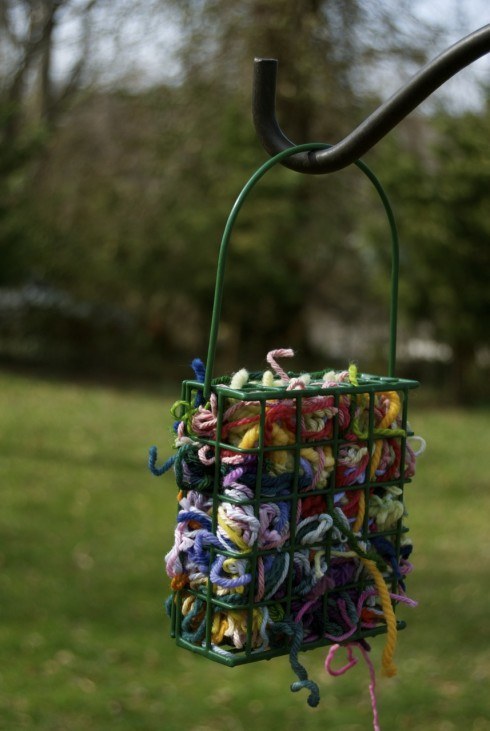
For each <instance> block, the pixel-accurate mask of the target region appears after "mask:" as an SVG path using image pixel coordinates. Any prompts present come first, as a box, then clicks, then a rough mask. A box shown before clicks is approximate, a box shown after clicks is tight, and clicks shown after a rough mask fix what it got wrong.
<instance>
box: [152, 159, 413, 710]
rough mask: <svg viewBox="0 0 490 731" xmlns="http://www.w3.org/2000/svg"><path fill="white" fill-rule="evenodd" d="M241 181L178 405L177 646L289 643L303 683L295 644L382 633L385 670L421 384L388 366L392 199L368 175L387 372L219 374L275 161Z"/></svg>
mask: <svg viewBox="0 0 490 731" xmlns="http://www.w3.org/2000/svg"><path fill="white" fill-rule="evenodd" d="M325 147H326V145H323V144H307V145H298V146H295V147H292V148H290V149H288V150H286V151H284V152H281V153H280V154H278V155H276V156H275V157H273V158H271V159H270V160H268V161H267V162H266V163H265V164H264V165H262V167H260V168H259V169H258V170H257V171H256V172H255V174H254V175H253V176H252V177H251V178H250V180H249V181H248V183H247V184H246V185H245V187H244V188H243V190H242V192H241V193H240V195H239V196H238V198H237V200H236V203H235V205H234V207H233V209H232V211H231V213H230V216H229V218H228V221H227V224H226V227H225V230H224V234H223V238H222V242H221V249H220V253H219V261H218V270H217V280H216V290H215V300H214V308H213V316H212V323H211V330H210V338H209V350H208V356H207V363H206V368H205V370H204V367H203V365H202V364H200V363H199V364H198V365H197V366H196V368H195V370H196V378H195V379H194V380H186V381H184V383H183V385H182V393H181V398H180V401H179V402H177V404H176V405H175V406H174V409H173V414H174V417H175V418H176V420H177V421H176V424H175V431H176V443H175V446H176V449H177V451H176V453H175V455H174V456H173V457H172V458H171V460H169V461H168V462H167V464H166V465H165V466H164V467H162V468H158V467H156V459H157V453H156V449H155V448H152V451H151V456H150V468H151V469H152V471H153V472H154V473H155V474H161V473H162V472H163V471H164V470H165V469H167V468H168V467H169V466H170V465H171V464H172V465H173V468H174V471H175V476H176V482H177V485H178V488H179V494H178V513H177V523H176V528H175V542H174V546H173V547H172V549H171V550H170V552H169V553H168V555H167V559H166V561H167V572H168V574H169V576H170V577H171V580H172V581H171V584H172V595H171V597H170V598H169V600H168V603H167V610H168V612H169V614H170V616H171V627H172V635H173V636H174V637H175V638H176V641H177V643H178V644H179V645H181V646H182V647H185V648H187V649H189V650H191V651H193V652H195V653H199V654H201V655H203V656H205V657H206V658H208V659H211V660H215V661H217V662H219V663H224V664H226V665H229V666H234V665H239V664H243V663H250V662H254V661H258V660H262V659H270V658H272V657H275V656H278V655H284V654H289V655H290V659H291V664H292V666H293V669H294V670H295V672H296V673H297V675H298V678H299V680H298V682H297V683H296V684H294V685H293V689H294V690H297V689H299V688H300V687H308V688H310V691H311V695H310V703H311V705H315V704H316V702H317V692H316V689H315V688H316V686H315V684H313V683H312V682H311V681H309V680H308V677H307V674H306V671H305V670H304V668H303V666H302V665H301V664H300V663H299V661H298V652H299V651H304V650H308V649H311V648H315V647H319V646H324V645H333V644H348V643H358V644H361V646H362V647H363V648H365V649H369V648H368V645H367V638H369V637H372V636H375V635H378V634H380V633H386V640H385V648H384V652H383V659H382V662H383V667H384V670H385V671H386V673H387V674H388V675H391V674H393V673H394V672H395V668H394V664H393V652H394V647H395V643H396V635H397V630H398V629H400V628H402V627H403V626H404V623H403V622H401V621H397V620H396V619H395V614H394V612H395V608H396V607H397V605H398V604H399V603H400V602H404V601H409V600H407V598H406V595H405V575H406V574H407V573H408V572H409V570H410V563H409V555H410V551H411V544H410V541H409V539H408V536H407V527H406V526H405V524H404V515H405V508H404V488H405V485H406V484H407V483H408V482H409V481H410V480H411V478H412V476H413V474H414V465H415V453H414V449H413V445H412V444H411V442H410V437H411V433H410V431H409V426H408V415H407V409H408V394H409V391H410V390H411V389H413V388H415V387H416V386H417V385H418V384H417V382H416V381H413V380H406V379H400V378H396V377H395V375H394V371H395V354H396V323H397V296H398V293H397V290H398V238H397V231H396V225H395V221H394V217H393V213H392V210H391V207H390V204H389V201H388V199H387V197H386V195H385V193H384V191H383V189H382V187H381V185H380V183H379V181H378V180H377V178H376V177H375V176H374V174H373V173H372V172H371V170H370V169H369V168H368V167H367V166H366V165H365V164H364V163H362V162H360V161H358V162H357V163H355V164H356V165H357V167H358V168H359V169H360V170H361V171H362V173H364V175H366V176H367V177H368V179H369V180H370V181H371V183H372V184H373V185H374V188H375V190H376V191H377V193H378V195H379V198H380V200H381V202H382V205H383V208H384V211H385V213H386V216H387V218H388V222H389V226H390V232H391V245H392V277H391V305H390V334H389V362H388V371H387V374H386V375H383V376H374V375H367V374H361V373H358V372H357V369H356V368H355V367H354V366H351V367H349V368H347V369H346V370H345V371H332V370H329V369H327V370H325V371H321V372H316V373H308V374H301V373H292V372H285V371H284V370H282V368H281V366H280V365H279V364H278V363H277V359H279V358H281V357H284V356H290V355H292V352H291V351H288V350H285V351H284V350H282V351H281V350H278V351H273V352H272V353H270V354H269V356H268V361H269V365H270V368H268V369H266V370H264V371H260V372H253V373H248V372H246V371H245V370H241V371H238V372H237V373H236V374H234V375H228V376H224V377H220V378H215V377H213V369H214V362H215V353H216V345H217V337H218V328H219V321H220V314H221V303H222V296H223V286H224V273H225V263H226V257H227V252H228V245H229V242H230V238H231V234H232V230H233V227H234V224H235V221H236V219H237V216H238V213H239V211H240V209H241V207H242V205H243V203H244V202H245V200H246V198H247V196H248V194H249V193H250V191H251V190H252V189H253V188H254V186H255V185H256V184H257V183H258V182H259V181H260V179H261V178H262V177H263V176H264V175H265V174H266V173H267V171H269V170H270V169H271V168H272V167H273V166H275V165H277V164H278V163H280V162H281V161H282V160H284V159H285V158H286V157H288V156H290V155H293V154H295V153H297V152H303V151H310V150H319V149H324V148H325Z"/></svg>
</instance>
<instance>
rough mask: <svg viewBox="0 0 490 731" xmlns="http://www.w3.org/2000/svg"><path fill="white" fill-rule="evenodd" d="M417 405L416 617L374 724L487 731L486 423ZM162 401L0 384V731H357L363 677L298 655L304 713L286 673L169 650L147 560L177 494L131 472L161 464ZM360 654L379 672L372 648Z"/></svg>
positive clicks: (161, 579)
mask: <svg viewBox="0 0 490 731" xmlns="http://www.w3.org/2000/svg"><path fill="white" fill-rule="evenodd" d="M177 396H178V389H177V388H176V390H175V398H177ZM414 402H415V405H414V406H413V408H412V410H411V422H412V426H413V427H414V429H415V431H416V432H417V433H420V434H422V435H423V436H424V437H425V438H426V439H427V442H428V448H427V452H426V454H425V455H424V456H423V457H422V458H420V461H419V466H418V473H417V475H416V478H415V479H414V481H413V483H412V484H411V485H409V486H408V488H407V491H408V492H407V504H408V508H409V513H410V516H409V526H410V528H411V536H412V538H413V540H414V543H415V553H414V563H415V572H414V574H413V575H412V577H411V578H410V581H409V594H410V595H411V596H413V597H414V598H416V599H418V600H419V601H420V606H419V608H418V609H417V610H415V611H414V610H409V609H402V610H401V612H400V616H401V617H403V618H404V619H406V620H407V621H408V628H407V629H406V630H405V631H404V632H403V633H401V634H400V637H399V647H398V650H397V657H396V659H397V662H398V667H399V674H398V677H396V678H395V679H392V680H385V679H382V678H381V677H378V703H379V708H380V720H381V726H382V728H383V729H384V730H385V731H388V730H392V729H396V730H397V731H403V730H404V729H421V730H423V731H425V730H429V731H432V730H434V731H451V730H452V729H455V730H456V729H458V731H459V730H462V731H484V730H485V729H490V720H489V719H490V700H489V693H488V687H489V675H490V642H489V636H488V635H489V627H490V623H489V620H488V617H489V609H490V607H489V598H488V576H489V563H490V560H489V553H488V537H487V536H488V516H489V515H490V490H489V484H488V473H489V467H490V460H489V452H490V450H489V447H488V442H489V437H490V428H489V423H488V416H489V414H488V412H485V411H484V410H480V411H472V412H463V411H456V410H440V411H436V410H425V409H424V410H422V409H417V396H416V395H415V397H414ZM169 404H170V400H169V399H164V398H163V397H162V396H160V395H157V394H155V395H150V394H144V393H137V392H134V391H118V390H116V389H113V390H111V389H108V388H97V387H93V386H90V387H81V386H77V385H70V384H66V383H54V382H45V381H42V380H28V379H26V378H23V377H15V376H12V375H5V374H4V375H2V374H0V443H1V448H0V479H1V483H0V484H1V509H0V566H1V573H0V610H1V625H0V657H1V665H0V728H2V729H7V730H8V731H11V730H14V729H36V730H39V731H62V730H63V731H65V730H68V731H82V730H83V731H92V730H95V729H97V730H99V729H100V730H101V731H102V730H104V731H105V729H121V730H123V729H127V730H129V729H135V730H136V729H138V730H140V729H141V730H143V731H153V730H157V729H158V730H159V731H177V729H183V728H185V729H186V731H211V730H212V731H245V729H247V730H248V729H250V728H254V729H256V731H262V729H267V730H268V731H275V730H276V729H277V730H279V729H281V731H293V730H296V729H297V728H298V727H301V728H303V729H305V731H310V730H311V731H320V729H321V730H322V731H324V729H327V728H328V729H343V730H344V731H361V730H362V729H370V728H372V722H371V712H370V705H369V695H368V690H367V683H368V676H367V670H366V669H365V668H364V667H361V665H359V666H358V667H356V668H355V669H354V670H352V671H351V673H350V674H348V675H346V676H344V677H342V678H337V679H332V678H330V677H327V676H326V674H325V672H324V670H323V661H324V656H325V651H321V650H315V651H313V652H310V653H307V654H305V655H303V656H302V659H303V661H304V663H305V665H306V666H307V668H308V670H309V673H310V676H311V677H312V678H313V679H315V680H316V681H317V682H318V683H319V685H320V690H321V694H322V701H321V702H320V706H319V707H318V708H316V709H314V710H312V709H310V708H309V707H308V706H307V705H306V694H302V693H300V694H292V693H290V691H289V684H290V682H291V681H292V680H294V677H293V675H292V673H291V670H290V668H289V665H288V661H287V658H280V659H277V660H273V661H271V662H268V663H265V662H260V663H254V664H252V665H249V666H245V667H240V668H235V669H228V668H226V667H222V666H220V665H217V664H214V663H211V662H209V661H207V660H205V659H203V658H200V657H197V656H194V655H192V654H191V653H189V652H187V651H185V650H181V649H179V648H177V647H176V646H175V644H174V643H173V641H172V640H171V639H170V638H169V636H168V630H169V623H168V620H167V618H166V617H165V615H164V611H163V601H164V599H165V597H166V595H167V592H168V581H167V579H166V577H165V573H164V568H163V560H162V559H163V554H164V553H165V552H166V551H167V550H168V549H169V548H170V546H171V543H172V529H173V523H174V520H175V488H174V485H173V483H172V477H171V476H166V477H164V478H160V479H156V478H154V477H152V476H151V475H150V474H149V473H148V472H147V471H146V467H145V463H146V454H147V448H148V446H150V445H151V444H153V443H157V444H158V445H159V446H160V447H161V453H162V456H163V455H164V454H165V452H166V451H168V453H170V434H169V425H170V421H171V419H170V416H169V415H168V407H169ZM167 444H168V445H169V446H168V450H166V445H167ZM373 645H374V647H373V660H374V662H375V665H376V667H377V668H379V667H380V653H381V649H382V645H383V638H382V637H380V638H378V639H377V640H375V641H374V642H373ZM339 661H340V658H339ZM378 676H379V674H378Z"/></svg>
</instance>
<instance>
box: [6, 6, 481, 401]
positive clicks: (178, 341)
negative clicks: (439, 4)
mask: <svg viewBox="0 0 490 731" xmlns="http://www.w3.org/2000/svg"><path fill="white" fill-rule="evenodd" d="M413 8H414V4H413V3H409V2H401V3H397V7H396V12H394V9H393V7H392V5H391V4H390V3H387V2H386V3H385V2H382V3H377V4H376V5H374V4H372V3H366V2H362V0H349V1H348V2H343V3H337V2H333V0H308V1H306V0H304V2H301V3H297V2H291V0H275V1H274V2H263V0H253V2H244V1H243V0H227V1H226V2H224V0H206V1H205V2H194V1H192V0H186V1H185V2H180V1H179V2H173V1H172V0H167V2H163V0H162V1H161V2H158V1H157V0H151V2H149V3H138V2H136V3H128V2H127V1H126V0H118V2H116V3H113V4H111V9H110V10H109V9H107V8H104V4H103V3H99V2H98V1H97V0H87V1H86V2H85V3H84V2H82V1H81V0H57V2H52V1H51V0H22V1H19V0H18V1H14V0H9V1H6V2H4V3H3V4H2V13H1V14H0V35H1V37H2V41H3V45H2V49H3V50H2V60H3V61H4V64H3V65H2V68H3V69H4V71H3V72H2V76H1V78H0V82H1V85H0V103H1V114H0V173H1V179H0V257H1V260H0V263H1V266H0V358H2V360H3V362H14V363H18V362H26V361H27V362H29V363H34V364H40V363H41V364H42V363H44V364H47V365H49V366H50V367H51V368H52V367H57V368H60V367H61V368H65V369H66V368H70V369H72V370H73V369H74V368H78V369H79V370H80V369H81V370H83V371H84V372H87V370H90V369H94V368H96V369H99V370H108V369H109V370H114V369H115V368H116V367H117V368H118V369H119V370H122V371H125V372H129V373H132V374H136V373H141V374H146V375H149V374H155V373H161V372H162V370H164V369H168V368H171V367H172V364H174V363H176V362H178V363H181V362H183V361H187V360H188V359H189V358H190V357H192V356H194V355H196V354H199V355H203V354H204V352H205V347H206V342H207V329H208V324H209V313H210V310H211V302H212V295H213V281H214V272H215V265H216V256H217V249H218V244H219V240H220V237H221V232H222V229H223V226H224V222H225V220H226V216H227V214H228V212H229V210H230V207H231V205H232V203H233V201H234V198H235V197H236V195H237V194H238V192H239V190H240V188H241V187H242V185H243V184H244V182H245V181H246V179H247V178H248V177H249V175H250V174H251V173H252V171H253V170H254V169H255V168H256V167H257V166H258V165H259V164H260V163H261V162H262V161H263V160H264V159H265V153H264V152H263V151H262V150H261V149H260V146H259V144H258V142H257V140H256V137H255V133H254V130H253V128H252V125H251V120H250V114H249V111H248V110H249V105H250V93H251V72H252V63H251V60H252V58H253V57H254V56H265V57H267V56H270V57H276V58H278V59H279V62H280V74H279V88H278V117H279V119H280V120H281V121H282V123H283V125H284V128H285V131H286V133H287V134H288V135H289V136H290V137H291V138H292V139H293V140H295V141H297V142H300V141H306V140H326V141H330V142H334V141H336V140H338V139H341V138H342V137H343V136H344V135H345V134H347V133H348V132H350V131H351V129H352V128H353V127H354V126H355V124H356V123H357V122H359V121H361V120H362V119H363V117H364V116H366V114H367V113H368V112H370V111H372V109H374V108H375V106H376V105H377V104H378V103H379V101H380V99H381V98H382V96H383V87H384V86H387V85H388V82H390V83H391V86H392V87H396V85H397V82H399V83H401V80H402V76H403V73H402V72H401V71H400V69H401V68H402V69H404V70H405V73H406V72H407V71H410V70H411V69H413V68H416V67H418V66H419V65H420V64H421V63H422V62H423V60H424V59H425V58H426V57H427V56H431V55H433V53H432V52H433V48H434V45H435V44H437V43H439V44H442V47H444V45H447V38H448V26H447V24H446V26H444V25H443V24H442V23H441V24H439V26H437V25H436V23H435V22H432V23H427V24H426V25H421V23H420V22H418V21H417V16H416V14H415V12H414V9H413ZM458 18H459V26H458V34H459V35H461V34H462V30H463V27H464V24H463V21H462V19H463V18H464V14H461V13H460V15H459V16H458ZM109 24H110V31H109V30H108V25H109ZM158 24H160V25H161V27H162V28H164V27H165V25H168V26H169V27H171V28H172V29H173V33H174V36H175V39H176V40H175V39H174V43H173V46H172V49H173V50H172V53H170V52H169V54H168V58H166V60H167V61H168V59H170V61H169V63H168V65H169V71H168V73H167V75H165V73H163V74H160V76H159V77H156V76H155V67H156V66H158V64H157V63H155V61H153V62H150V61H149V60H147V63H146V65H147V67H148V68H147V75H146V76H144V74H143V73H141V74H140V76H138V75H137V74H136V71H135V69H136V61H135V62H134V69H133V72H134V73H133V74H131V73H129V72H128V68H127V61H126V60H125V59H126V56H127V55H128V54H129V53H130V52H131V45H129V42H128V41H126V40H124V41H123V40H120V41H119V45H118V42H117V39H118V37H120V38H121V39H127V38H129V36H130V35H131V34H132V36H133V37H134V36H137V35H138V33H140V36H141V37H144V33H146V34H147V37H148V38H151V27H152V26H157V25H158ZM128 28H129V29H130V31H131V33H129V32H128ZM70 29H71V30H70ZM74 29H75V30H74ZM162 32H163V31H162ZM70 33H71V35H70ZM124 33H126V35H124ZM169 37H170V36H169ZM63 39H64V40H63ZM67 39H68V40H67ZM109 40H110V41H111V42H112V46H111V48H112V47H114V48H115V49H116V50H114V51H110V50H108V49H109ZM124 43H126V46H125V45H124ZM167 45H168V46H169V48H170V45H171V44H170V41H168V44H167ZM110 53H113V58H112V64H111V65H110V64H109V60H110ZM104 54H105V55H104ZM97 59H98V65H97ZM104 60H105V63H104ZM170 62H171V63H170ZM125 64H126V65H125ZM109 65H110V66H111V68H110V69H109ZM160 65H161V64H160ZM118 69H119V74H118ZM171 69H174V70H173V71H171ZM111 73H112V76H111ZM152 74H153V75H152ZM394 79H395V81H393V80H394ZM485 98H486V97H485V92H484V91H483V92H482V93H481V94H480V96H479V98H478V101H477V102H476V103H474V105H473V107H472V108H470V109H468V108H467V107H463V106H461V105H458V104H457V102H455V101H454V98H453V100H452V103H447V104H446V105H444V104H443V100H441V101H440V102H439V103H438V104H436V105H433V106H432V107H429V108H426V111H425V113H424V114H423V115H420V114H419V115H413V116H412V117H411V118H410V119H409V120H406V121H405V122H404V123H403V124H402V125H401V126H400V129H399V130H397V131H396V132H394V133H392V134H391V135H390V136H389V138H388V139H387V140H385V141H383V142H382V143H380V145H379V146H378V148H377V149H376V150H375V151H373V152H372V153H369V155H368V156H367V161H368V162H369V163H372V165H373V167H374V168H375V169H376V170H377V171H378V172H379V175H380V177H381V179H382V180H383V181H384V182H385V186H386V188H387V191H388V193H389V195H390V196H391V197H392V199H393V203H394V207H395V211H398V216H399V223H400V230H401V239H402V247H403V253H404V259H403V268H402V283H403V288H402V298H401V314H402V325H403V328H404V329H403V330H402V341H401V348H400V358H401V360H402V361H403V359H405V361H410V360H412V361H413V352H414V348H413V347H412V346H413V342H414V341H415V342H418V341H420V340H421V339H422V340H423V341H424V343H425V346H426V349H427V348H428V349H429V351H430V353H432V355H430V354H429V356H425V357H426V360H427V357H428V358H429V366H427V365H425V366H424V365H423V361H420V362H419V363H418V364H417V363H412V365H411V368H412V370H415V371H416V372H418V371H420V372H421V373H422V375H423V376H424V377H425V378H426V380H430V379H431V378H433V375H434V372H435V373H436V374H437V375H436V379H437V381H438V382H441V380H443V381H444V380H446V382H447V385H448V386H449V387H450V392H451V394H452V396H454V397H455V398H457V399H460V400H465V399H468V398H470V397H471V396H472V388H471V384H472V381H473V379H474V377H475V376H476V375H478V377H479V378H480V380H484V378H483V373H482V369H483V370H488V362H489V356H488V332H487V329H486V328H485V327H483V323H484V317H483V313H485V312H486V311H487V310H488V304H489V303H488V288H487V287H486V285H485V279H486V276H487V273H486V268H485V267H486V265H487V263H488V257H487V254H486V252H487V251H488V245H487V242H488V216H487V215H486V211H487V209H488V207H489V201H488V190H489V186H488V175H489V164H490V163H489V155H488V133H487V130H488V118H489V106H488V103H486V102H485ZM449 149H450V150H451V153H450V154H448V150H449ZM384 226H385V224H384V222H383V221H382V219H381V213H380V211H378V209H377V206H376V205H373V197H372V194H370V193H369V191H368V190H367V188H366V185H365V182H364V181H363V180H362V177H361V176H359V175H358V174H356V172H355V171H344V172H342V173H339V174H336V175H335V176H329V177H328V178H311V179H310V178H309V177H307V176H299V175H295V174H293V173H290V172H288V171H286V170H276V171H274V172H273V173H272V174H270V177H267V178H266V179H265V180H264V181H263V183H262V184H261V186H260V189H259V190H258V191H257V194H256V195H254V197H253V199H252V200H251V201H250V203H249V204H248V206H247V207H246V209H245V210H244V212H243V215H242V217H241V219H239V224H238V228H237V230H236V233H235V235H234V238H233V244H232V252H231V257H230V262H229V266H228V271H227V289H226V299H225V308H224V313H223V326H222V332H221V340H220V356H221V360H220V367H221V368H226V369H228V368H238V367H239V366H241V365H242V363H243V362H249V361H254V364H257V363H256V361H257V359H258V358H260V359H262V357H263V354H264V352H265V351H266V350H267V349H268V348H269V347H272V346H278V345H284V344H288V345H289V344H291V345H294V346H295V347H296V348H297V349H298V350H299V351H300V353H301V354H302V357H303V358H304V360H305V361H308V362H310V363H311V359H314V360H315V361H316V362H317V363H318V364H319V365H324V364H325V363H326V362H329V363H332V364H333V365H337V364H339V363H342V364H345V362H346V361H348V360H349V359H350V358H357V359H358V360H359V361H360V362H361V364H362V367H364V368H365V369H369V368H371V367H372V368H377V369H379V368H382V369H384V367H385V366H384V361H385V356H384V354H383V351H384V349H385V347H386V328H385V326H384V322H385V320H386V314H385V312H386V303H387V284H386V283H387V277H388V272H389V263H388V261H387V258H386V255H385V249H386V245H387V241H386V232H385V230H384ZM441 348H442V350H441ZM115 353H117V357H116V358H115V357H114V354H115ZM441 353H442V355H441ZM431 364H432V365H431ZM401 368H402V370H403V369H404V368H405V369H406V366H404V365H403V362H402V365H401Z"/></svg>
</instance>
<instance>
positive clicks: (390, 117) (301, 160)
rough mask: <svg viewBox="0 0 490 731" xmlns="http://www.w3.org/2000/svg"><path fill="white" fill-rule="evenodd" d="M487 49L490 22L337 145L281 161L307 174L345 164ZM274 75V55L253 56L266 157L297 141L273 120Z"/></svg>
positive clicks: (258, 120) (258, 117)
mask: <svg viewBox="0 0 490 731" xmlns="http://www.w3.org/2000/svg"><path fill="white" fill-rule="evenodd" d="M489 51H490V24H488V25H485V26H483V27H482V28H480V29H479V30H477V31H475V32H474V33H470V35H468V36H465V37H464V38H462V39H461V40H460V41H458V42H457V43H455V44H454V45H453V46H451V47H450V48H448V49H446V50H445V51H444V52H443V53H441V54H440V56H437V58H435V59H434V60H433V61H431V62H430V63H428V64H426V66H424V67H423V68H422V69H421V70H420V71H419V72H418V73H417V74H416V75H415V76H413V77H412V79H411V80H410V81H409V82H408V83H407V84H406V85H405V86H404V87H402V88H401V89H399V90H398V91H397V92H396V93H395V94H394V95H393V96H392V97H391V98H390V99H388V101H386V102H385V103H384V104H382V105H381V106H380V107H378V109H376V110H375V111H374V112H373V113H372V114H371V115H370V116H369V117H367V119H365V120H364V122H362V123H361V124H360V125H359V126H358V127H356V129H354V130H353V132H351V133H350V134H349V135H347V137H345V138H344V139H343V140H341V141H340V142H338V143H337V144H336V145H333V147H330V148H329V149H326V150H316V151H310V152H302V153H299V154H296V155H293V156H291V157H287V158H285V159H284V160H283V161H282V164H283V165H285V166H286V167H288V168H291V169H292V170H296V171H297V172H299V173H309V174H311V175H319V174H321V173H331V172H334V171H335V170H341V169H342V168H345V167H347V165H350V164H351V163H353V162H354V161H355V160H358V159H359V158H360V157H362V155H364V154H365V153H366V152H367V151H368V150H370V149H371V148H372V147H374V145H375V144H376V143H377V142H379V140H380V139H381V138H382V137H384V136H385V135H386V134H387V133H388V132H390V130H392V129H393V127H396V125H397V124H398V123H399V122H400V121H401V120H402V119H404V118H405V117H406V116H407V115H408V114H409V113H410V112H411V111H413V109H415V107H417V106H418V105H419V104H420V103H421V102H423V101H424V99H426V98H427V97H428V96H430V94H432V93H433V92H434V91H435V90H436V89H438V88H439V87H440V86H441V85H442V84H444V83H445V82H446V81H447V80H448V79H450V78H451V77H452V76H454V75H455V74H456V73H457V72H458V71H461V69H463V68H465V66H468V65H469V64H470V63H473V61H476V60H477V59H478V58H480V57H481V56H484V55H485V54H486V53H488V52H489ZM276 77H277V60H276V59H272V58H256V59H255V66H254V86H253V120H254V125H255V129H256V132H257V134H258V136H259V139H260V141H261V143H262V145H263V147H264V148H265V149H266V150H267V152H268V153H269V154H270V155H276V154H277V153H279V152H281V151H282V150H285V149H287V148H289V147H292V146H294V144H295V143H294V142H291V140H289V139H288V138H287V137H286V135H285V134H284V132H283V131H282V129H281V128H280V126H279V124H278V122H277V119H276V112H275V100H276Z"/></svg>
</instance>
